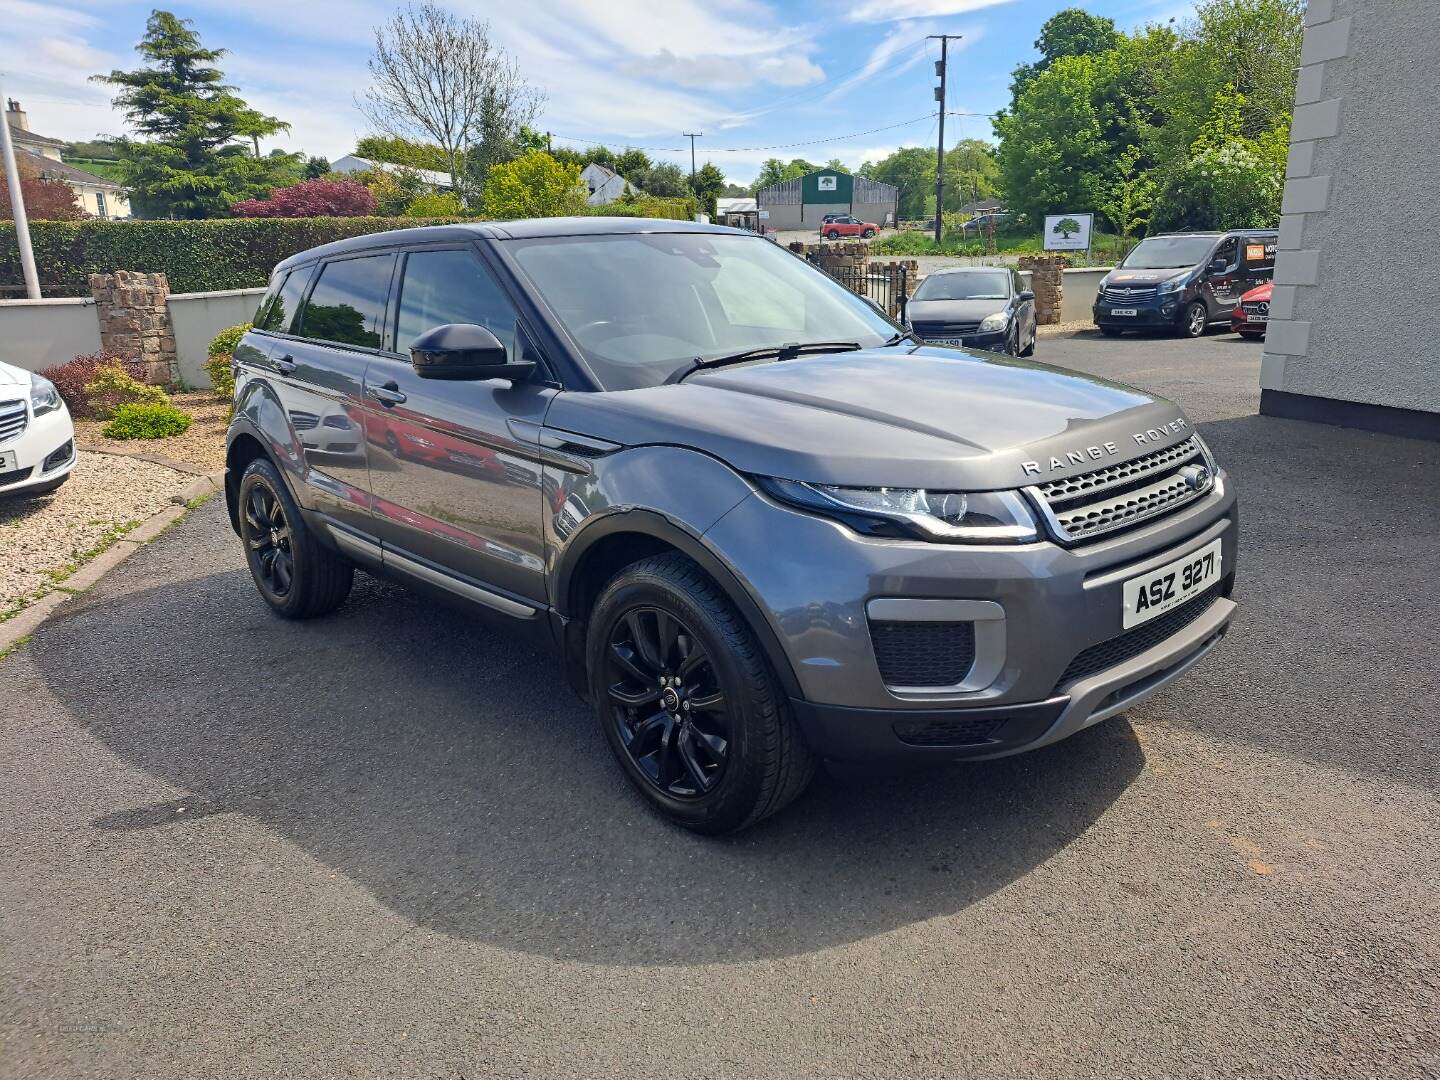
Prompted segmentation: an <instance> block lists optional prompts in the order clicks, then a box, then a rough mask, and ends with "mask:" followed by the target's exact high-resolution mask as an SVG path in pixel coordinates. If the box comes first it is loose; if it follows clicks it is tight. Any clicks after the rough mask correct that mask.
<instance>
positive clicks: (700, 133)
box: [680, 131, 705, 180]
mask: <svg viewBox="0 0 1440 1080" xmlns="http://www.w3.org/2000/svg"><path fill="white" fill-rule="evenodd" d="M680 134H681V135H683V136H685V138H687V139H689V140H690V179H691V180H694V179H695V140H696V139H698V138H700V137H701V136H703V135H704V134H705V133H704V132H703V131H697V132H695V134H693V135H692V134H690V132H688V131H682V132H681V133H680Z"/></svg>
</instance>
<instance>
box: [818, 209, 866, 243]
mask: <svg viewBox="0 0 1440 1080" xmlns="http://www.w3.org/2000/svg"><path fill="white" fill-rule="evenodd" d="M879 231H880V226H879V225H876V224H875V223H874V222H873V221H861V220H860V219H859V218H857V217H852V216H851V215H850V214H826V215H825V218H824V220H823V221H822V222H821V223H820V235H821V236H823V237H825V239H827V240H839V239H840V238H841V237H842V236H860V237H863V238H865V239H866V240H869V239H870V238H871V237H872V236H874V235H875V234H876V233H878V232H879Z"/></svg>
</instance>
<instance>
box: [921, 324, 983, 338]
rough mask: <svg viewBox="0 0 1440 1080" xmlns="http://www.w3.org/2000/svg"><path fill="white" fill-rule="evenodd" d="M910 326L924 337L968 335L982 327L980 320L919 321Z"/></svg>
mask: <svg viewBox="0 0 1440 1080" xmlns="http://www.w3.org/2000/svg"><path fill="white" fill-rule="evenodd" d="M910 328H911V329H912V330H914V331H915V333H917V334H919V335H920V336H921V337H922V338H952V337H966V336H968V335H970V334H973V333H975V332H976V331H978V330H979V329H980V324H979V323H978V322H948V323H947V322H917V323H911V324H910Z"/></svg>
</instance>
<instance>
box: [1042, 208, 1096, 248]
mask: <svg viewBox="0 0 1440 1080" xmlns="http://www.w3.org/2000/svg"><path fill="white" fill-rule="evenodd" d="M1094 224H1095V215H1094V214H1046V215H1045V250H1046V251H1089V250H1090V229H1091V227H1092V226H1093V225H1094Z"/></svg>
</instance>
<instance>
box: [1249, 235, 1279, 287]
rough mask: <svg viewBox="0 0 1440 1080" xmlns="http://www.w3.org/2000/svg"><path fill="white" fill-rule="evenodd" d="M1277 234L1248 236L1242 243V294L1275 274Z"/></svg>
mask: <svg viewBox="0 0 1440 1080" xmlns="http://www.w3.org/2000/svg"><path fill="white" fill-rule="evenodd" d="M1277 246H1278V238H1277V237H1275V236H1247V237H1245V238H1244V239H1243V240H1242V241H1241V243H1240V274H1241V276H1242V277H1243V278H1244V279H1245V280H1244V282H1243V284H1242V287H1241V295H1242V296H1243V295H1244V294H1245V293H1247V292H1249V291H1250V290H1251V289H1253V288H1255V286H1257V285H1259V284H1261V283H1263V282H1266V281H1269V280H1270V279H1271V278H1272V277H1274V276H1275V250H1276V248H1277Z"/></svg>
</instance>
